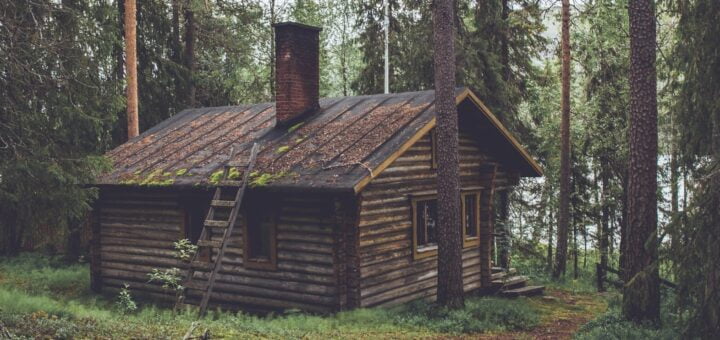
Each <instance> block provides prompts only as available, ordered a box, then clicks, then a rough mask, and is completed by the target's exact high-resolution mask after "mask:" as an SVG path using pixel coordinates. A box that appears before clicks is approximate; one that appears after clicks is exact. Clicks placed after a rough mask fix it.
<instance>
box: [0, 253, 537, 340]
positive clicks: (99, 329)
mask: <svg viewBox="0 0 720 340" xmlns="http://www.w3.org/2000/svg"><path fill="white" fill-rule="evenodd" d="M88 283H89V271H88V267H87V265H86V264H67V263H64V262H62V261H61V260H60V259H57V258H52V257H42V256H39V255H35V254H24V255H21V256H20V257H17V258H14V259H6V258H2V259H1V260H0V322H1V323H2V324H4V325H5V326H6V327H7V328H8V329H10V330H11V332H13V333H14V335H16V336H21V337H32V338H36V337H46V338H58V339H64V338H96V337H114V336H122V337H126V338H178V337H182V335H183V334H184V333H185V332H186V331H187V329H188V328H189V327H190V325H191V323H192V322H193V321H195V314H194V312H193V311H190V310H186V311H183V312H181V313H177V314H175V313H173V312H172V311H171V310H170V309H168V308H162V307H158V306H154V305H149V304H145V305H142V304H139V305H138V308H137V310H135V311H132V310H128V309H124V310H121V308H120V307H118V304H117V297H110V296H108V297H103V296H99V295H96V294H94V293H92V292H91V291H90V289H89V284H88ZM528 301H531V300H527V299H516V300H507V299H499V298H491V297H468V298H467V299H466V308H464V309H462V310H457V311H450V310H447V309H444V308H440V307H437V306H436V305H434V304H432V303H428V302H424V301H416V302H413V303H409V304H406V305H403V306H398V307H394V308H390V309H381V308H372V309H357V310H353V311H347V312H341V313H336V314H333V315H312V314H306V313H301V312H297V311H295V312H293V311H289V312H287V313H279V314H270V315H263V316H260V315H249V314H244V313H230V312H221V311H213V312H212V313H210V315H209V316H208V317H206V318H205V319H203V320H202V321H201V326H200V327H199V328H198V332H200V331H204V329H209V330H210V333H211V334H212V335H213V336H214V337H226V338H319V337H322V338H348V337H350V338H368V337H370V338H377V337H380V338H418V337H428V336H430V337H432V336H438V335H442V334H468V333H481V332H499V331H506V330H526V329H530V328H532V327H534V326H536V325H538V324H539V322H540V309H539V308H537V307H536V306H535V303H528ZM533 301H534V300H533Z"/></svg>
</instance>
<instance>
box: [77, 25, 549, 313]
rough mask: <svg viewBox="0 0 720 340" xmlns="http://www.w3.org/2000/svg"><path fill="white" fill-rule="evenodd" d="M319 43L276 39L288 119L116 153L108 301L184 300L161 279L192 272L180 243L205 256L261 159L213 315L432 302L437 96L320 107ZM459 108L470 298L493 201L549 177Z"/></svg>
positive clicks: (163, 134)
mask: <svg viewBox="0 0 720 340" xmlns="http://www.w3.org/2000/svg"><path fill="white" fill-rule="evenodd" d="M318 31H319V29H317V28H313V27H309V26H304V25H300V24H295V23H282V24H276V25H275V37H276V46H277V51H276V54H277V58H276V60H277V63H278V64H277V76H276V77H277V78H276V82H277V86H276V87H277V94H276V97H277V102H276V103H262V104H254V105H241V106H227V107H212V108H198V109H189V110H185V111H183V112H181V113H179V114H177V115H175V116H173V117H171V118H169V119H167V120H166V121H164V122H162V123H160V124H158V125H157V126H155V127H153V128H151V129H149V130H147V131H145V132H144V133H143V134H141V135H140V136H138V137H136V138H133V139H131V140H129V141H128V142H127V143H125V144H123V145H121V146H119V147H117V148H116V149H114V150H112V151H110V152H108V154H107V156H108V157H109V158H110V159H111V160H112V162H113V164H114V166H113V169H112V171H111V172H109V173H107V174H105V175H103V176H102V177H100V178H98V180H97V183H96V185H97V186H98V187H99V188H100V197H99V199H98V200H97V202H96V204H95V208H94V214H93V216H94V217H93V218H94V219H93V223H92V225H93V242H92V256H91V257H92V265H91V272H92V286H93V288H94V289H96V290H99V291H104V292H114V291H116V290H118V289H119V288H120V287H122V286H123V285H124V284H126V283H127V284H128V285H129V286H130V289H131V290H132V291H133V293H134V294H136V295H137V296H149V297H154V298H157V299H167V300H173V299H174V295H173V294H171V293H168V292H167V291H165V290H164V289H163V288H162V287H160V284H158V283H154V282H148V275H147V274H148V273H149V272H151V271H152V270H153V269H154V268H158V269H163V268H172V267H178V268H182V267H183V263H182V262H181V261H180V260H178V259H177V258H175V257H174V249H173V242H175V241H177V240H179V239H185V238H187V239H190V240H191V241H193V242H197V238H198V235H199V234H200V231H201V230H202V228H203V221H204V218H205V214H206V211H207V210H208V207H209V204H210V196H211V194H212V192H213V188H214V187H215V184H214V183H215V181H216V179H217V178H216V177H217V171H218V170H219V169H222V168H223V166H224V164H226V163H227V162H231V161H232V162H242V161H243V160H246V159H247V158H248V157H249V150H250V148H251V146H252V145H253V144H254V143H258V145H259V147H260V152H259V154H258V158H257V165H256V171H255V172H254V173H253V174H252V182H251V183H252V184H253V185H252V187H251V188H250V189H249V190H248V192H247V195H246V197H245V199H244V201H243V205H242V211H241V214H240V215H241V216H239V217H238V218H237V220H236V222H235V226H236V227H235V229H234V232H233V235H232V237H231V238H230V239H229V241H228V242H229V243H228V246H227V251H226V253H225V256H224V257H223V261H222V268H221V271H220V273H219V275H218V277H217V281H216V284H215V286H214V292H213V294H212V297H211V305H216V306H223V307H229V308H236V309H237V308H245V309H289V308H297V309H302V310H307V311H315V312H331V311H337V310H343V309H348V308H355V307H371V306H391V305H396V304H400V303H404V302H407V301H410V300H414V299H419V298H429V299H432V298H434V296H435V291H436V284H437V249H436V244H435V239H436V237H435V224H436V213H437V211H436V210H437V203H436V198H435V197H436V196H435V195H436V163H435V159H436V157H435V153H436V148H435V143H434V138H433V128H434V126H435V124H436V119H435V116H436V112H435V106H434V99H435V98H434V91H422V92H409V93H394V94H380V95H368V96H353V97H342V98H325V99H319V96H318V83H319V71H318ZM308 46H310V47H308ZM456 102H457V108H458V114H459V122H460V124H459V126H460V175H461V178H460V183H461V192H460V195H461V202H462V212H461V214H462V217H461V220H462V225H459V226H457V227H458V228H461V230H462V237H463V242H462V243H463V263H464V265H463V271H464V280H465V282H464V284H465V290H466V291H468V292H470V291H473V290H477V289H480V288H482V287H485V286H487V285H489V283H490V280H491V256H490V254H491V245H492V239H493V225H492V217H491V216H492V204H491V202H493V196H494V195H495V194H496V193H497V192H498V191H499V190H505V189H507V188H508V187H510V186H512V185H514V184H517V183H518V180H519V178H520V177H528V176H529V177H536V176H541V174H542V172H541V169H540V167H539V166H538V164H537V163H536V162H535V161H534V160H533V159H532V158H531V157H530V155H529V154H528V153H527V152H526V150H525V149H524V148H523V147H522V146H521V145H520V143H518V141H517V140H516V139H515V138H514V137H513V136H512V135H511V134H510V133H509V132H508V131H507V129H505V128H504V127H503V126H502V124H501V123H500V122H499V121H498V119H497V118H496V117H495V116H494V115H493V114H492V113H491V112H490V110H488V108H487V107H486V106H485V105H483V103H482V102H481V101H480V99H478V98H477V97H476V96H475V95H474V94H473V92H472V91H471V90H469V89H467V88H459V89H458V90H457V92H456ZM231 149H232V150H235V157H234V158H233V159H229V155H230V150H231ZM213 236H214V235H213ZM208 255H209V256H215V255H216V252H212V254H208ZM209 260H213V257H210V258H209ZM199 275H202V273H201V274H199Z"/></svg>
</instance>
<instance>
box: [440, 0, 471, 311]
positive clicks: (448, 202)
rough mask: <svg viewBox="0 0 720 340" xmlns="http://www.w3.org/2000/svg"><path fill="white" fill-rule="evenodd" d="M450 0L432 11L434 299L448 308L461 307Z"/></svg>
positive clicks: (456, 122)
mask: <svg viewBox="0 0 720 340" xmlns="http://www.w3.org/2000/svg"><path fill="white" fill-rule="evenodd" d="M453 12H454V11H453V1H452V0H436V1H435V2H434V8H433V14H434V18H433V19H434V20H433V40H434V52H435V55H434V64H435V65H434V66H435V107H436V109H437V127H436V129H437V139H438V140H437V148H438V152H437V155H438V174H437V187H438V188H437V192H438V195H437V197H438V222H439V223H438V224H439V225H438V229H437V233H438V235H437V240H438V241H437V242H438V289H437V301H438V302H439V303H440V304H441V305H444V306H447V307H450V308H461V307H463V306H464V292H463V276H462V244H461V243H462V242H461V241H462V240H461V235H460V189H459V188H460V186H459V176H458V174H459V170H460V169H459V164H458V115H457V107H456V106H455V34H454V31H453V30H454V27H453V22H454V20H453V19H454V13H453Z"/></svg>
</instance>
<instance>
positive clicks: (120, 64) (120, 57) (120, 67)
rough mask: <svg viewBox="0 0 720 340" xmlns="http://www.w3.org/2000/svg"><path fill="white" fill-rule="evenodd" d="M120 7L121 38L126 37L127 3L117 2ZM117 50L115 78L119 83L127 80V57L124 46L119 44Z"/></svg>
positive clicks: (119, 30)
mask: <svg viewBox="0 0 720 340" xmlns="http://www.w3.org/2000/svg"><path fill="white" fill-rule="evenodd" d="M117 7H118V32H120V36H121V37H124V36H125V1H124V0H117ZM115 46H116V47H114V49H115V77H116V79H117V80H118V81H121V80H122V79H125V67H124V66H125V56H124V54H123V50H124V48H123V46H122V44H117V45H115Z"/></svg>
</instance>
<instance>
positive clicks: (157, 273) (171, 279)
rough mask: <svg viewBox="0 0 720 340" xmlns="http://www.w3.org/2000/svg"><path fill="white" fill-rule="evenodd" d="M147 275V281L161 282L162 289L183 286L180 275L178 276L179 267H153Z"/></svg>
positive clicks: (177, 288) (181, 287)
mask: <svg viewBox="0 0 720 340" xmlns="http://www.w3.org/2000/svg"><path fill="white" fill-rule="evenodd" d="M147 276H148V278H149V280H148V282H159V283H162V287H163V289H166V290H171V291H179V290H182V289H183V286H182V285H181V284H180V280H181V279H182V277H180V269H178V268H167V269H158V268H153V269H152V272H150V273H148V274H147Z"/></svg>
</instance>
